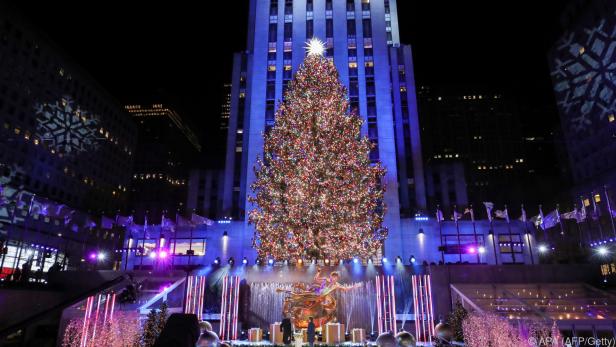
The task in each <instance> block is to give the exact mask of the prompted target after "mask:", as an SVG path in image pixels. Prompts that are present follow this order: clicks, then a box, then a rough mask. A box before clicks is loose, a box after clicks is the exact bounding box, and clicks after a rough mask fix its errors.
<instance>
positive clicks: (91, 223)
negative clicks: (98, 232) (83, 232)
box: [83, 216, 96, 229]
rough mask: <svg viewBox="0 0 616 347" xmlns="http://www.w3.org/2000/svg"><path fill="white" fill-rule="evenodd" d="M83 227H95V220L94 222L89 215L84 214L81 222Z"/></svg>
mask: <svg viewBox="0 0 616 347" xmlns="http://www.w3.org/2000/svg"><path fill="white" fill-rule="evenodd" d="M83 227H84V228H86V229H92V228H96V222H94V221H93V220H92V219H91V218H90V216H86V217H85V220H84V222H83Z"/></svg>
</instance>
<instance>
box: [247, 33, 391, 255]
mask: <svg viewBox="0 0 616 347" xmlns="http://www.w3.org/2000/svg"><path fill="white" fill-rule="evenodd" d="M308 50H309V52H308V55H307V57H306V59H305V60H304V63H303V64H302V66H300V68H299V70H298V72H297V74H296V75H295V77H294V79H293V80H292V81H291V82H290V83H289V86H288V89H287V91H286V93H285V100H284V102H283V103H282V104H281V105H280V106H279V108H278V110H277V112H276V121H275V124H274V126H273V128H271V129H270V130H269V131H267V132H266V134H265V135H264V137H265V146H264V150H265V151H264V160H261V159H259V160H258V163H257V166H256V167H255V171H256V176H257V179H256V181H255V183H254V184H253V185H252V189H253V191H254V193H255V195H254V196H251V197H250V198H249V199H250V201H251V202H253V203H256V205H257V208H256V209H254V210H252V211H251V212H250V216H249V220H250V222H251V223H254V225H255V230H256V231H255V238H254V245H255V247H256V249H257V250H258V254H259V257H260V258H262V259H263V258H267V257H273V258H275V259H278V260H281V259H292V260H295V259H300V258H303V259H309V258H312V257H315V258H320V259H330V260H338V259H350V258H353V257H355V256H357V257H363V258H367V257H370V256H373V255H375V254H376V252H377V251H378V249H379V248H380V247H381V246H382V243H383V240H384V238H385V236H386V235H387V230H386V229H385V228H384V227H383V226H382V222H383V210H384V206H383V188H382V187H381V184H380V182H381V178H382V177H383V175H384V173H385V170H384V169H383V168H382V167H381V165H380V164H371V163H370V159H369V152H370V150H371V149H372V147H373V145H372V143H371V142H370V141H369V140H368V138H366V137H362V136H361V134H360V129H361V125H362V120H361V119H360V118H359V117H358V116H357V115H355V114H353V113H349V112H348V109H349V103H348V101H347V98H346V89H345V87H344V86H343V85H342V84H341V83H340V81H339V79H338V72H337V70H336V68H335V66H334V65H333V63H332V62H331V61H329V60H327V59H326V58H325V57H323V55H322V53H323V50H324V49H323V44H322V43H321V42H320V41H318V40H315V39H313V40H311V42H310V43H309V46H308Z"/></svg>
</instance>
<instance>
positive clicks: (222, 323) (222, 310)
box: [219, 276, 227, 340]
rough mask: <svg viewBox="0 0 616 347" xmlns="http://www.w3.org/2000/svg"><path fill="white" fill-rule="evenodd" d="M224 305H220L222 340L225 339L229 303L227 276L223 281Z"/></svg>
mask: <svg viewBox="0 0 616 347" xmlns="http://www.w3.org/2000/svg"><path fill="white" fill-rule="evenodd" d="M221 300H222V303H221V305H220V330H219V332H220V338H221V339H222V340H224V339H225V313H226V302H227V276H225V277H223V279H222V299H221Z"/></svg>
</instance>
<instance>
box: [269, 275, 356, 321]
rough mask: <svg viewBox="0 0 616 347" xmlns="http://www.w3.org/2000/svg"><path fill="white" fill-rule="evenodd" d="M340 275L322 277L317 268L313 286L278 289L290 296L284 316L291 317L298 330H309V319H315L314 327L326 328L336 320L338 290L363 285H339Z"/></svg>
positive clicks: (302, 284) (304, 285) (285, 301)
mask: <svg viewBox="0 0 616 347" xmlns="http://www.w3.org/2000/svg"><path fill="white" fill-rule="evenodd" d="M339 279H340V273H339V272H338V271H334V272H332V273H331V274H330V275H329V277H321V269H320V268H317V273H316V274H315V276H314V278H313V282H312V284H307V283H301V282H300V283H293V286H292V288H291V290H284V289H277V292H283V293H287V294H289V296H287V297H286V298H285V299H284V304H283V307H282V311H283V315H284V316H285V317H290V318H291V321H292V322H293V325H294V326H295V328H297V329H305V328H308V319H309V318H310V317H312V318H313V319H314V325H315V327H316V328H317V329H318V328H320V327H323V326H325V324H327V323H328V322H332V321H335V319H336V299H335V298H334V293H335V292H336V290H342V291H347V290H351V289H353V288H356V287H358V286H361V283H358V284H356V285H351V286H345V285H342V284H340V283H338V280H339Z"/></svg>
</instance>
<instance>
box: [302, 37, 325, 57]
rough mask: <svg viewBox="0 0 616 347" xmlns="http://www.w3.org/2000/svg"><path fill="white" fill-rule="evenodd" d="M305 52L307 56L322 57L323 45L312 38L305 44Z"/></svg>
mask: <svg viewBox="0 0 616 347" xmlns="http://www.w3.org/2000/svg"><path fill="white" fill-rule="evenodd" d="M306 50H307V51H308V55H323V53H325V44H323V41H321V40H319V39H317V38H316V37H313V38H311V39H310V40H309V41H308V42H307V43H306Z"/></svg>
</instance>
